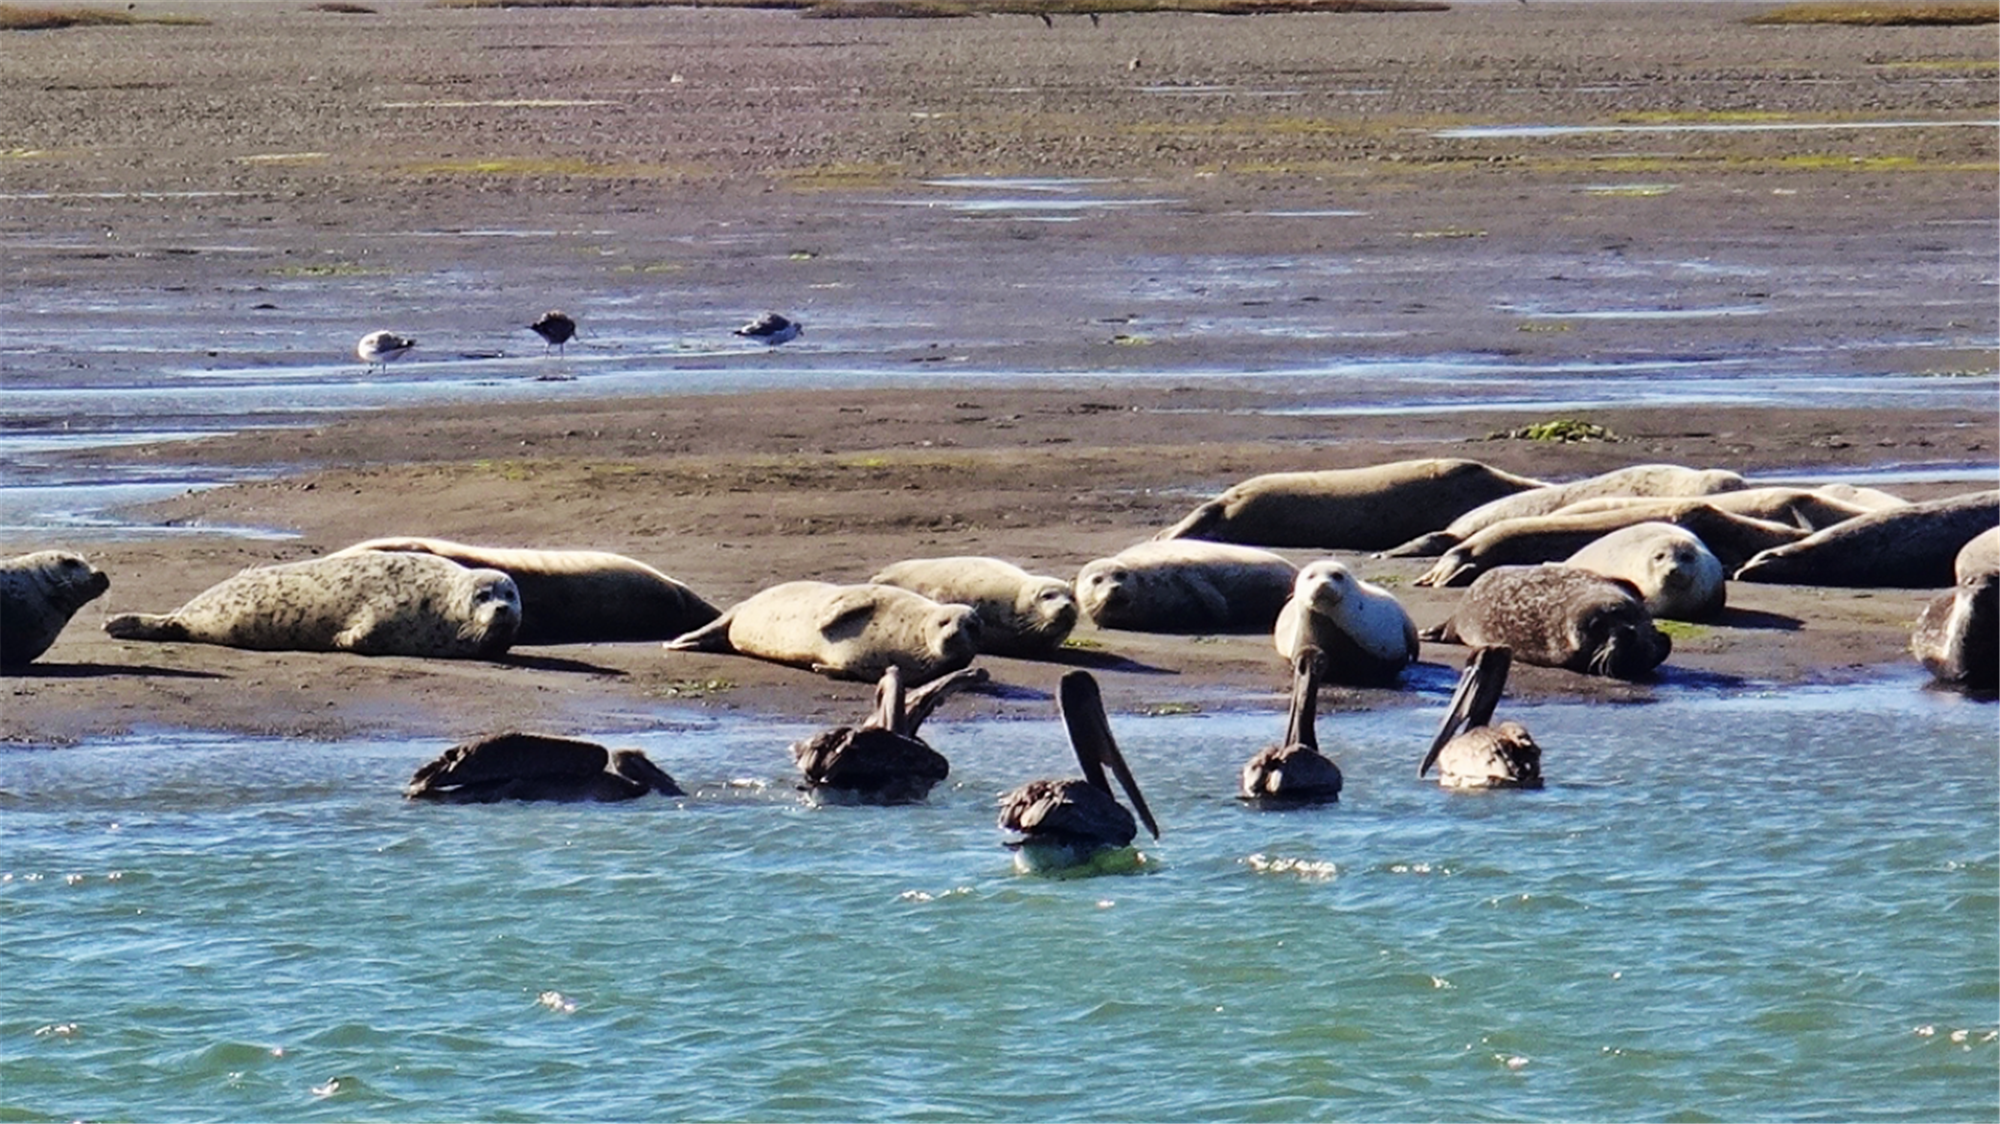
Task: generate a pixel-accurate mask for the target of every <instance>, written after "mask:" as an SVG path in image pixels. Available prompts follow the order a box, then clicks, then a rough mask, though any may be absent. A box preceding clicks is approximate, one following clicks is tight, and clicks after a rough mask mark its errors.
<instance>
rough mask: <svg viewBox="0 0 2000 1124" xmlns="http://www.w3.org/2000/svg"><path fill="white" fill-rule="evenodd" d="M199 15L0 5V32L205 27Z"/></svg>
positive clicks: (205, 24) (206, 21)
mask: <svg viewBox="0 0 2000 1124" xmlns="http://www.w3.org/2000/svg"><path fill="white" fill-rule="evenodd" d="M208 23H209V21H208V20H205V19H202V18H201V17H199V16H142V15H134V14H133V13H131V12H119V11H111V10H109V9H105V8H40V7H34V8H31V7H27V6H26V5H22V4H0V31H58V30H61V29H62V28H65V27H129V26H134V25H137V24H155V25H164V26H168V27H206V26H208Z"/></svg>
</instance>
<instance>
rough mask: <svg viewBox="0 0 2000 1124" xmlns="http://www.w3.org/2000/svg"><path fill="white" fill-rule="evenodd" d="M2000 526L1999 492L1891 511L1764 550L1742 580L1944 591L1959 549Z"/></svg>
mask: <svg viewBox="0 0 2000 1124" xmlns="http://www.w3.org/2000/svg"><path fill="white" fill-rule="evenodd" d="M1996 524H2000V491H1995V492H1973V493H1970V494H1967V495H1962V496H1951V497H1948V498H1946V499H1941V500H1930V501H1928V502H1926V503H1913V504H1909V505H1907V506H1904V507H1892V508H1886V509H1884V510H1882V511H1875V512H1870V513H1869V514H1867V515H1862V516H1858V517H1856V518H1854V519H1849V520H1847V521H1846V522H1844V523H1837V524H1835V525H1834V526H1831V527H1828V528H1827V529H1826V530H1824V531H1816V532H1814V533H1813V534H1811V535H1809V536H1807V537H1806V538H1803V539H1800V540H1799V541H1798V542H1795V543H1792V544H1790V545H1788V546H1780V547H1774V548H1772V549H1770V550H1766V551H1764V552H1763V553H1761V554H1759V555H1757V556H1756V557H1754V558H1752V559H1750V560H1749V561H1748V562H1745V563H1744V564H1743V568H1742V569H1740V570H1737V571H1736V580H1737V581H1746V582H1785V583H1789V584H1791V585H1839V586H1858V587H1883V586H1893V587H1897V588H1902V589H1925V588H1942V587H1944V586H1948V585H1951V584H1953V582H1954V581H1955V580H1956V576H1955V574H1954V572H1953V564H1954V562H1955V560H1956V559H1957V557H1958V552H1959V550H1960V548H1962V547H1964V546H1965V544H1966V543H1969V542H1971V541H1972V540H1973V539H1974V538H1976V537H1977V536H1978V535H1979V534H1980V533H1982V532H1984V531H1986V530H1988V529H1990V528H1992V527H1993V526H1995V525H1996Z"/></svg>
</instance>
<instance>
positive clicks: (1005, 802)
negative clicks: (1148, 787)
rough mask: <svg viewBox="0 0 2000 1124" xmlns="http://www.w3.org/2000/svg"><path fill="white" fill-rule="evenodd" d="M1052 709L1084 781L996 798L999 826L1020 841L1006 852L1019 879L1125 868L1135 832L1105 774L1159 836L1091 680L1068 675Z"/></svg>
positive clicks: (1040, 785) (1044, 783) (1036, 785)
mask: <svg viewBox="0 0 2000 1124" xmlns="http://www.w3.org/2000/svg"><path fill="white" fill-rule="evenodd" d="M1056 706H1057V709H1059V710H1060V711H1061V712H1062V719H1063V726H1064V728H1065V729H1066V730H1068V732H1069V744H1070V748H1071V749H1072V750H1074V751H1075V753H1076V760H1077V764H1079V765H1081V766H1083V779H1081V780H1077V779H1074V778H1065V779H1061V780H1034V781H1029V782H1028V783H1027V784H1024V785H1022V786H1021V787H1019V788H1017V789H1014V790H1013V791H1011V792H1008V793H1006V794H1005V795H1003V796H1001V797H1000V827H1001V829H1002V830H1004V831H1012V832H1018V833H1019V836H1020V837H1019V838H1018V839H1014V840H1012V841H1010V842H1009V843H1008V844H1007V846H1008V847H1009V848H1011V849H1013V851H1014V863H1015V865H1016V866H1017V867H1018V868H1019V869H1020V870H1021V871H1022V872H1023V873H1030V874H1032V873H1043V872H1051V873H1053V872H1062V871H1074V870H1076V869H1077V868H1079V867H1087V868H1090V869H1098V870H1120V869H1122V870H1131V869H1135V868H1136V866H1137V865H1138V862H1137V856H1134V855H1132V854H1131V852H1129V851H1127V850H1126V848H1128V847H1130V846H1131V845H1132V840H1133V839H1135V838H1137V837H1138V834H1139V827H1138V824H1135V823H1134V822H1133V821H1132V813H1131V812H1128V811H1126V810H1125V807H1124V806H1123V805H1121V804H1120V803H1118V798H1117V797H1115V796H1113V795H1112V794H1111V782H1110V781H1109V780H1108V779H1107V778H1106V777H1105V775H1104V771H1105V769H1107V768H1109V769H1110V770H1111V772H1112V773H1113V774H1115V775H1116V776H1117V777H1118V784H1119V786H1120V787H1122V788H1123V789H1124V790H1125V794H1126V795H1127V796H1129V797H1131V799H1132V807H1133V809H1134V810H1136V811H1137V812H1138V813H1139V819H1140V820H1141V821H1143V822H1144V823H1145V825H1146V830H1147V831H1150V832H1152V833H1153V838H1155V839H1158V838H1159V837H1160V825H1159V824H1158V823H1157V822H1155V821H1154V819H1153V813H1152V810H1151V809H1149V808H1147V807H1146V798H1145V796H1143V795H1141V794H1140V792H1139V782H1138V781H1136V780H1134V779H1133V778H1132V770H1131V769H1130V768H1129V767H1128V766H1127V765H1126V764H1125V756H1124V755H1123V754H1121V753H1119V752H1118V743H1117V741H1116V740H1114V739H1113V738H1112V736H1111V722H1110V720H1109V719H1107V718H1106V717H1105V716H1104V697H1103V695H1102V694H1100V693H1099V692H1098V689H1097V680H1095V679H1093V678H1091V676H1090V673H1089V672H1087V671H1072V672H1069V673H1067V674H1065V675H1064V676H1063V677H1062V681H1061V683H1059V684H1058V685H1057V688H1056ZM1121 856H1122V857H1125V860H1126V861H1123V862H1120V861H1119V859H1120V858H1121Z"/></svg>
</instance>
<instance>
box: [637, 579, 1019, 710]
mask: <svg viewBox="0 0 2000 1124" xmlns="http://www.w3.org/2000/svg"><path fill="white" fill-rule="evenodd" d="M979 633H980V625H979V614H978V613H976V612H974V611H973V610H972V608H971V607H969V606H966V605H941V604H939V603H938V602H936V601H933V600H931V599H930V598H928V597H925V596H923V595H922V594H918V593H911V592H910V591H909V590H907V589H897V588H896V587H895V586H892V585H834V584H832V583H830V582H818V581H795V582H784V583H781V584H779V585H774V586H772V587H771V588H769V589H766V590H763V591H762V592H759V593H755V594H752V595H751V596H750V597H749V598H747V599H745V600H743V601H739V602H737V603H736V604H735V605H734V606H732V607H731V608H730V609H729V610H728V611H727V612H725V613H723V614H722V615H721V616H720V617H717V618H716V619H715V620H713V621H711V622H709V623H708V624H707V625H706V626H704V627H702V628H699V629H696V630H694V631H693V632H690V633H687V634H686V635H684V636H679V637H676V638H674V639H673V640H669V641H668V642H667V644H666V648H667V650H668V651H670V652H732V653H735V654H737V655H743V656H751V657H754V658H756V659H761V660H770V661H771V662H773V663H782V664H790V665H792V666H793V667H805V668H810V669H812V670H813V671H817V672H819V673H820V674H822V675H827V676H831V677H833V678H836V679H860V680H863V681H865V682H869V683H873V682H876V681H877V680H880V679H881V678H882V673H883V672H884V671H887V670H888V669H889V668H890V667H895V668H896V669H898V670H899V671H901V672H902V674H903V681H904V682H905V683H906V684H908V685H909V686H912V687H916V686H921V685H923V684H925V683H928V682H930V681H931V680H933V679H936V678H938V677H940V676H944V675H949V674H951V673H952V672H954V671H957V670H958V669H959V668H962V667H964V666H966V665H967V664H969V663H971V662H972V658H973V657H974V656H976V655H978V654H979Z"/></svg>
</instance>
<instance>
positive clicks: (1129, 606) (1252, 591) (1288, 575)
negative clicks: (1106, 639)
mask: <svg viewBox="0 0 2000 1124" xmlns="http://www.w3.org/2000/svg"><path fill="white" fill-rule="evenodd" d="M1297 576H1298V568H1297V567H1295V566H1293V565H1292V564H1291V563H1290V562H1287V561H1285V560H1284V559H1283V558H1280V557H1279V556H1278V555H1275V554H1273V553H1271V552H1270V551H1268V550H1258V549H1256V548H1255V547H1248V546H1233V545H1231V544H1228V543H1218V542H1202V541H1200V540H1198V539H1188V540H1179V539H1175V540H1171V541H1167V542H1143V543H1140V544H1138V545H1137V546H1131V547H1127V548H1125V549H1124V550H1121V551H1119V552H1118V553H1117V554H1114V555H1112V556H1111V557H1109V558H1099V559H1097V560H1095V561H1093V562H1089V563H1086V564H1085V565H1084V567H1083V569H1082V570H1079V571H1078V572H1077V575H1076V599H1077V603H1078V604H1079V605H1081V606H1082V607H1083V611H1084V614H1085V615H1086V616H1088V617H1089V618H1090V619H1091V621H1092V623H1094V624H1096V625H1097V626H1098V627H1099V628H1123V629H1130V630H1132V631H1134V632H1180V633H1199V632H1262V631H1264V630H1266V629H1268V628H1270V627H1271V626H1272V625H1274V624H1275V623H1277V619H1278V610H1279V609H1281V608H1283V607H1284V604H1285V601H1286V599H1287V598H1289V597H1291V595H1292V581H1293V579H1295V578H1296V577H1297Z"/></svg>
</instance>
